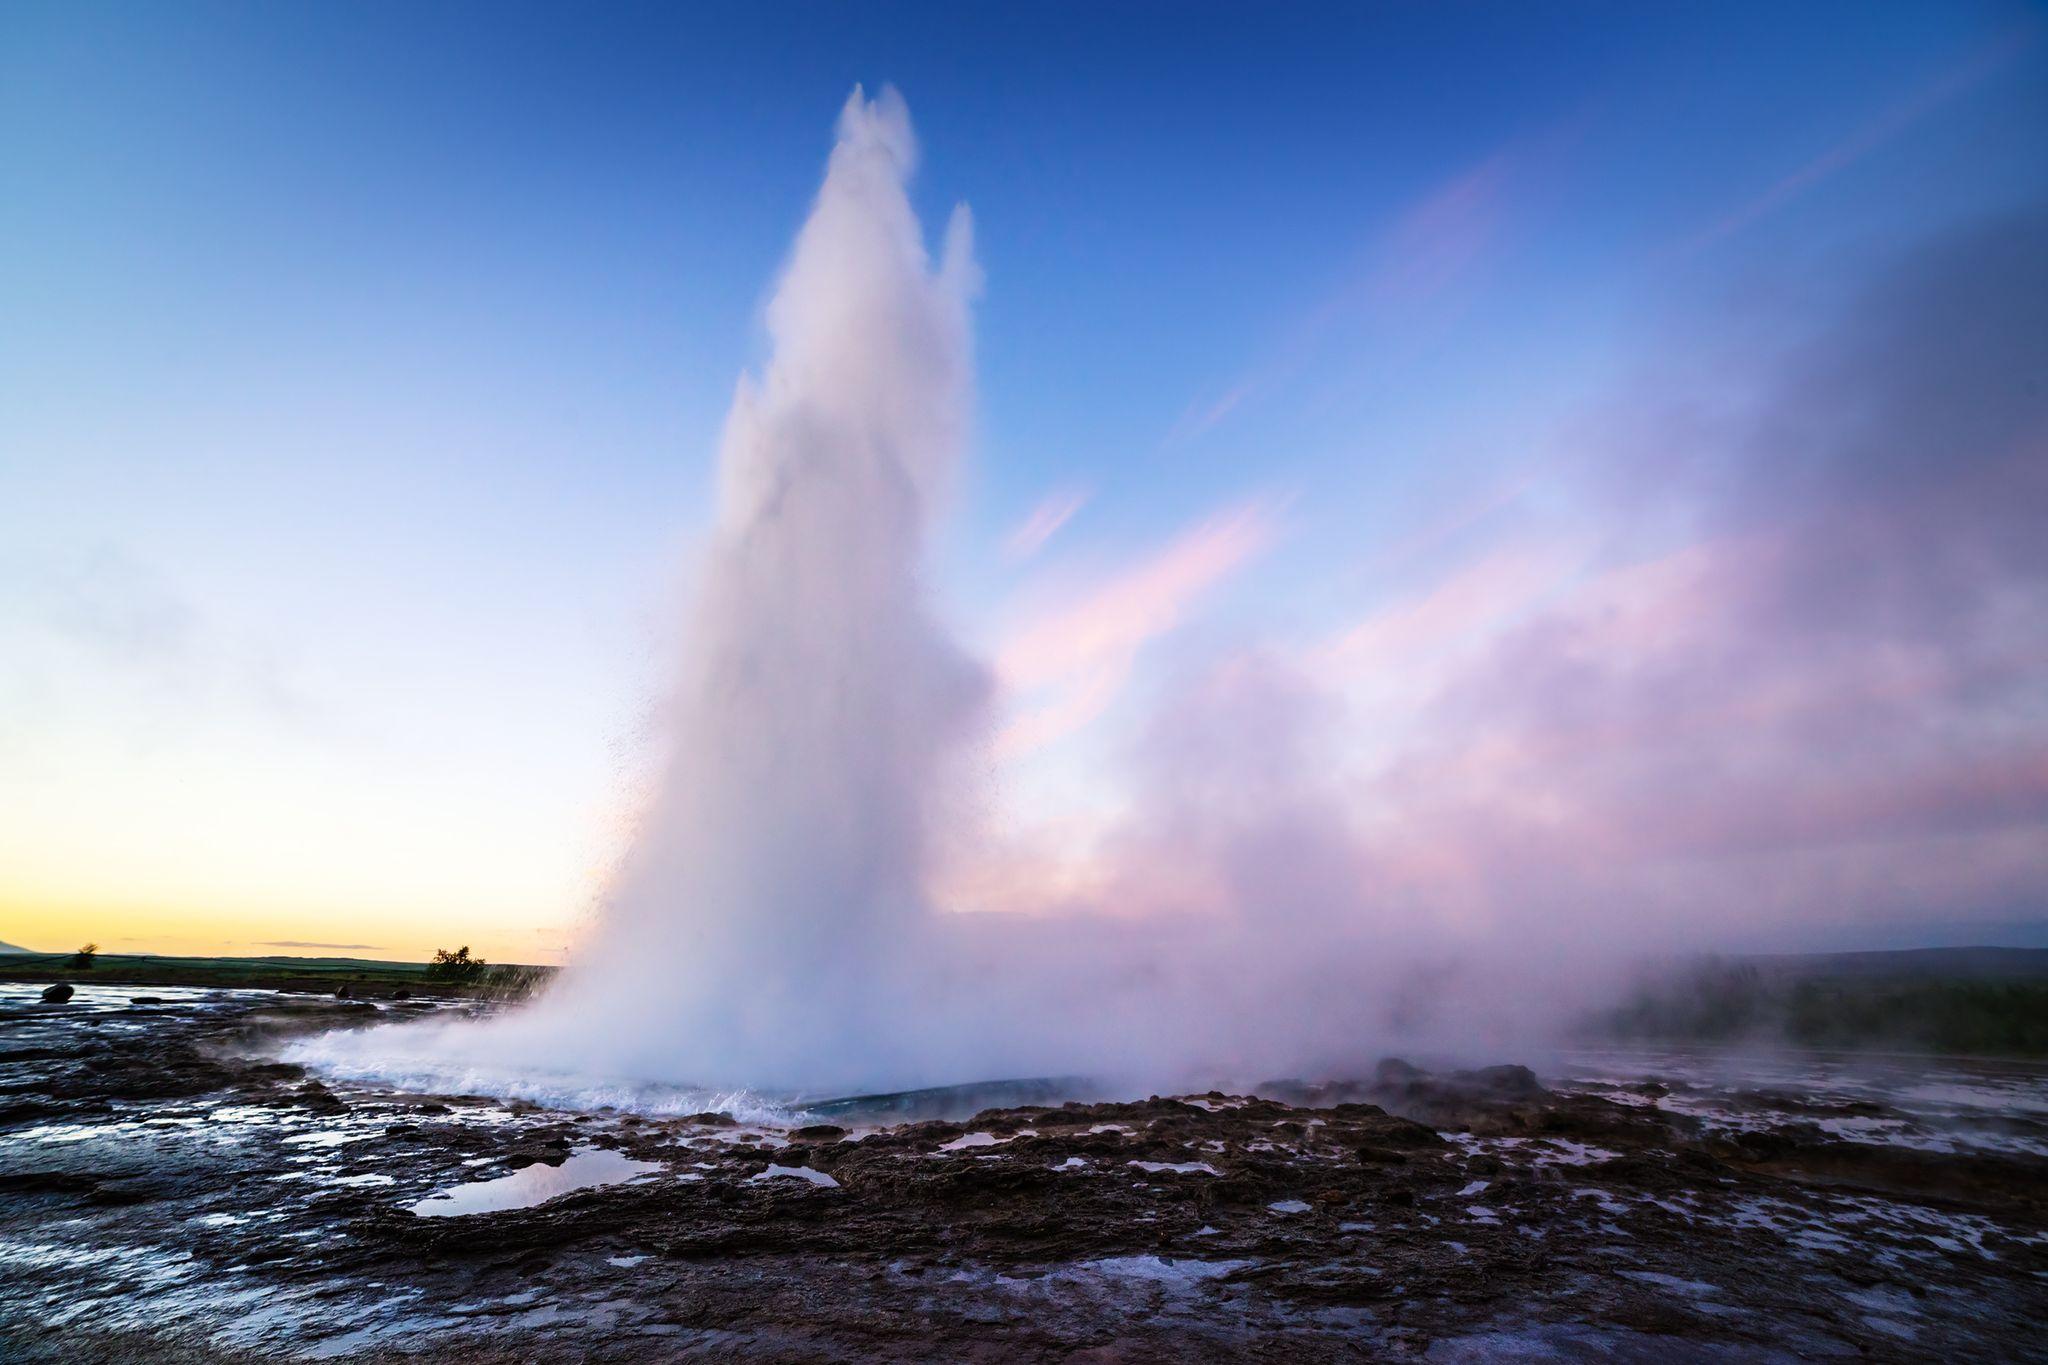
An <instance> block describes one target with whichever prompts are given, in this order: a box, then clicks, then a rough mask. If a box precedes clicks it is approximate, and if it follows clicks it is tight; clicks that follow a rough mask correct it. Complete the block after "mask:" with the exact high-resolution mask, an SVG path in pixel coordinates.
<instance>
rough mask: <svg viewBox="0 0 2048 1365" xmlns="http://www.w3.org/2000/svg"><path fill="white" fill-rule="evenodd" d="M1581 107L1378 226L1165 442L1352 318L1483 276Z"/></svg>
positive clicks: (1203, 422) (1207, 419)
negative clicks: (1261, 352) (1256, 355)
mask: <svg viewBox="0 0 2048 1365" xmlns="http://www.w3.org/2000/svg"><path fill="white" fill-rule="evenodd" d="M1584 121H1585V120H1584V116H1583V115H1582V114H1575V115H1573V116H1572V117H1570V118H1568V119H1565V120H1563V121H1561V122H1559V123H1557V124H1555V125H1553V126H1551V127H1548V128H1545V129H1543V130H1541V131H1540V132H1538V133H1537V134H1536V135H1534V136H1525V137H1517V138H1514V139H1512V140H1510V141H1508V142H1506V143H1504V144H1502V145H1501V146H1499V147H1497V148H1496V149H1495V150H1493V151H1491V152H1489V153H1487V154H1486V155H1485V156H1482V157H1480V158H1478V159H1477V160H1476V161H1473V162H1470V163H1468V164H1466V165H1464V166H1462V167H1461V168H1460V169H1458V170H1457V171H1456V172H1454V173H1452V174H1450V175H1448V176H1445V177H1444V178H1443V179H1441V180H1438V181H1436V182H1435V183H1433V184H1431V185H1430V186H1429V187H1428V188H1426V189H1425V190H1423V191H1422V193H1420V194H1419V195H1417V196H1416V197H1415V198H1414V199H1413V200H1411V201H1409V202H1408V203H1407V204H1406V205H1404V206H1403V207H1401V208H1399V209H1398V210H1396V211H1395V212H1394V213H1392V214H1391V215H1389V216H1388V218H1386V219H1385V220H1384V221H1382V222H1381V223H1380V224H1378V225H1377V226H1376V227H1375V228H1374V229H1373V230H1371V231H1370V232H1369V233H1368V235H1367V237H1366V239H1365V243H1364V246H1363V248H1362V250H1361V251H1360V252H1359V254H1358V255H1357V257H1355V258H1354V259H1353V260H1352V261H1351V262H1350V263H1349V265H1348V266H1347V268H1346V269H1345V270H1344V271H1343V272H1342V274H1341V277H1340V278H1339V279H1338V280H1336V281H1334V282H1333V283H1332V285H1331V287H1330V288H1329V289H1328V290H1327V291H1325V293H1324V295H1323V297H1322V298H1321V299H1320V300H1319V301H1318V302H1317V303H1316V304H1315V305H1314V306H1312V307H1310V308H1309V309H1307V310H1306V311H1305V312H1303V313H1302V314H1301V315H1300V316H1298V317H1296V318H1295V319H1294V320H1293V322H1292V323H1291V324H1290V325H1288V327H1287V328H1286V329H1285V331H1284V333H1283V334H1282V335H1281V337H1280V340H1279V341H1278V343H1277V344H1276V345H1274V346H1273V347H1272V348H1271V349H1270V350H1269V351H1268V353H1267V354H1266V355H1265V356H1263V357H1262V358H1260V359H1259V360H1257V361H1256V362H1255V363H1253V364H1252V365H1250V366H1248V367H1247V368H1246V369H1245V370H1244V371H1243V372H1241V373H1240V374H1238V375H1237V376H1235V377H1234V378H1232V379H1231V380H1230V381H1229V382H1228V383H1227V384H1225V385H1223V386H1222V388H1221V390H1220V392H1219V391H1212V392H1213V396H1211V394H1204V395H1200V396H1198V397H1197V398H1196V399H1195V400H1194V401H1192V402H1190V403H1189V404H1188V406H1187V408H1186V409H1185V410H1184V411H1183V412H1182V413H1181V415H1180V416H1179V417H1178V418H1177V419H1176V420H1175V421H1174V423H1173V425H1172V427H1171V428H1170V429H1169V430H1168V431H1167V433H1166V436H1165V437H1164V438H1163V439H1162V441H1161V444H1162V445H1166V446H1174V445H1179V444H1183V443H1185V442H1188V441H1193V440H1196V439H1198V438H1200V437H1202V436H1204V435H1206V434H1207V433H1208V432H1210V431H1212V430H1214V429H1215V428H1216V427H1218V426H1220V425H1221V424H1222V423H1223V422H1224V421H1225V420H1226V419H1228V418H1229V417H1230V416H1231V415H1232V414H1234V413H1236V412H1237V411H1238V410H1239V409H1241V408H1243V407H1244V406H1245V405H1246V404H1248V403H1251V402H1253V401H1254V400H1256V399H1259V398H1261V397H1263V396H1265V395H1266V394H1267V393H1269V392H1271V391H1272V390H1274V389H1277V388H1279V387H1281V386H1282V385H1284V384H1286V383H1287V382H1288V381H1290V380H1291V379H1293V378H1294V377H1295V376H1296V375H1297V374H1298V373H1300V372H1301V371H1302V370H1303V369H1304V368H1306V367H1307V366H1308V364H1309V363H1310V361H1311V360H1312V359H1313V358H1314V357H1315V355H1316V354H1317V352H1318V351H1319V350H1321V349H1322V348H1323V347H1324V346H1325V345H1326V343H1327V342H1328V340H1329V337H1330V334H1331V333H1332V332H1333V331H1335V330H1336V329H1337V328H1338V327H1339V326H1340V325H1341V324H1342V323H1344V321H1345V320H1346V319H1349V318H1353V317H1356V316H1359V315H1361V314H1363V313H1365V312H1367V311H1369V310H1371V311H1376V312H1378V313H1382V314H1387V315H1392V316H1398V315H1399V314H1401V313H1403V312H1404V311H1412V310H1415V309H1418V308H1420V307H1421V306H1422V305H1424V304H1425V303H1428V302H1429V301H1431V300H1433V299H1437V298H1439V297H1440V296H1444V295H1448V294H1451V293H1453V291H1454V290H1456V289H1457V288H1458V287H1459V286H1462V285H1467V284H1469V283H1470V282H1471V281H1473V280H1474V279H1475V278H1477V277H1478V276H1479V275H1480V274H1481V273H1482V271H1483V269H1484V267H1485V266H1486V264H1487V262H1488V261H1490V260H1491V259H1492V258H1493V257H1494V255H1495V254H1497V253H1498V251H1499V250H1500V249H1501V247H1502V244H1503V243H1504V242H1505V241H1506V240H1508V239H1509V238H1510V237H1511V235H1512V229H1513V228H1514V227H1515V226H1516V223H1517V220H1518V218H1520V217H1521V216H1523V202H1524V201H1525V200H1526V199H1527V198H1528V197H1529V191H1530V189H1531V187H1532V185H1533V184H1534V183H1535V182H1537V181H1539V180H1540V179H1542V178H1543V176H1542V172H1543V169H1544V167H1545V166H1546V164H1547V163H1548V162H1550V161H1551V160H1553V159H1554V158H1555V156H1556V154H1557V152H1558V150H1559V149H1560V148H1561V147H1562V146H1564V145H1565V144H1566V143H1568V142H1569V141H1570V140H1572V139H1573V138H1575V137H1576V136H1577V133H1578V130H1579V128H1580V127H1581V125H1582V124H1583V123H1584Z"/></svg>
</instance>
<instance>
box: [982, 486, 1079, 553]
mask: <svg viewBox="0 0 2048 1365" xmlns="http://www.w3.org/2000/svg"><path fill="white" fill-rule="evenodd" d="M1094 496H1095V490H1094V489H1092V488H1065V489H1061V490H1059V491H1058V492H1055V493H1052V494H1050V495H1048V496H1047V497H1046V498H1045V499H1044V500H1043V501H1041V502H1040V503H1039V504H1038V505H1037V506H1036V507H1034V508H1032V509H1031V514H1030V515H1029V516H1027V517H1025V518H1024V520H1023V521H1021V522H1019V523H1018V524H1017V528H1016V529H1015V530H1013V531H1011V532H1010V534H1009V535H1008V536H1006V537H1004V539H1003V553H1004V554H1005V555H1006V556H1007V557H1008V558H1009V559H1010V560H1012V561H1013V562H1020V563H1021V562H1022V561H1024V560H1027V559H1029V558H1031V557H1032V556H1033V555H1035V554H1037V553H1038V552H1039V551H1040V550H1042V549H1044V548H1045V543H1046V542H1047V541H1048V540H1051V539H1052V538H1053V537H1054V536H1055V535H1057V534H1058V533H1059V531H1060V528H1061V527H1063V526H1065V525H1066V524H1067V523H1068V522H1069V521H1072V520H1073V519H1074V514H1075V513H1076V512H1079V511H1080V510H1081V509H1082V508H1083V507H1086V506H1087V505H1088V503H1089V500H1090V499H1092V498H1093V497H1094Z"/></svg>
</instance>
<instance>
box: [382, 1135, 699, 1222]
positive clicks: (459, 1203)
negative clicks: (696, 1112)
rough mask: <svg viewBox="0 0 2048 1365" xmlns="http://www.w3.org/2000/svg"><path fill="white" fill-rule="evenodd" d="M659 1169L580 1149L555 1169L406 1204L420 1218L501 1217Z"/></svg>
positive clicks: (531, 1169) (530, 1169)
mask: <svg viewBox="0 0 2048 1365" xmlns="http://www.w3.org/2000/svg"><path fill="white" fill-rule="evenodd" d="M660 1169H661V1163H660V1162H658V1161H635V1160H634V1159H633V1158H631V1157H629V1156H625V1155H623V1154H621V1153H619V1152H613V1151H607V1150H605V1149H603V1148H598V1147H580V1148H578V1149H577V1150H576V1151H574V1152H572V1153H571V1154H570V1156H569V1159H568V1160H566V1161H564V1162H563V1163H562V1164H561V1165H559V1166H541V1165H533V1166H527V1167H524V1168H522V1169H520V1170H517V1171H514V1172H513V1173H512V1174H510V1175H506V1176H500V1177H498V1178H497V1179H496V1180H479V1181H477V1182H475V1183H474V1184H470V1185H457V1186H456V1187H455V1188H454V1189H452V1190H443V1191H441V1192H440V1193H439V1194H433V1195H429V1196H428V1197H426V1198H425V1199H422V1200H420V1201H419V1202H418V1203H416V1204H411V1205H408V1207H409V1208H410V1209H411V1211H412V1212H413V1213H416V1214H418V1215H419V1216H420V1217H422V1218H448V1217H453V1216H456V1215H459V1214H469V1213H503V1212H504V1211H505V1210H507V1209H530V1208H532V1207H533V1206H534V1205H536V1204H545V1203H546V1202H547V1201H548V1200H550V1199H553V1198H555V1197H556V1196H558V1195H564V1194H567V1193H569V1192H570V1191H571V1190H584V1189H589V1188H590V1187H591V1186H593V1185H617V1184H620V1183H622V1182H624V1181H627V1180H632V1179H635V1178H636V1177H639V1176H644V1175H650V1174H652V1173H653V1172H655V1171H658V1170H660Z"/></svg>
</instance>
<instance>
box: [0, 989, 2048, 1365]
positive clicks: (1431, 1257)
mask: <svg viewBox="0 0 2048 1365" xmlns="http://www.w3.org/2000/svg"><path fill="white" fill-rule="evenodd" d="M131 996H142V997H145V999H146V1000H147V1001H151V1002H152V1003H133V1002H131V999H130V997H131ZM439 1008H447V1006H445V1005H438V1004H435V1003H431V1002H423V1001H398V1002H392V1001H377V1002H361V1001H352V1002H344V1001H335V1000H329V999H317V998H308V997H304V996H293V995H288V994H279V993H272V992H256V991H236V992H226V991H191V990H187V991H163V992H160V993H158V994H157V995H155V996H150V994H149V992H147V991H146V990H139V989H129V988H123V989H120V990H118V991H106V990H92V991H85V992H81V993H80V995H79V996H78V997H77V998H75V999H74V1000H73V1001H72V1002H70V1003H68V1004H65V1005H45V1004H42V1003H40V1002H39V1001H37V1000H36V998H35V994H34V992H33V991H31V990H29V989H27V988H19V987H14V988H0V1359H5V1360H9V1361H15V1360H20V1361H41V1360H50V1361H57V1360H62V1361H80V1360H135V1361H159V1360H172V1361H175V1360H195V1361H197V1360H240V1359H252V1360H253V1359H263V1360H270V1359H279V1358H300V1359H338V1360H385V1359H403V1358H410V1357H419V1358H425V1359H432V1360H447V1361H500V1360H503V1361H555V1360H594V1361H612V1360H617V1361H646V1360H662V1359H672V1358H686V1357H695V1356H710V1357H715V1358H742V1359H784V1360H806V1361H808V1360H871V1359H908V1360H926V1359H937V1360H983V1359H987V1360H1006V1361H1007V1360H1037V1359H1045V1360H1084V1361H1085V1360H1098V1361H1112V1360H1117V1361H1148V1360H1159V1361H1168V1360H1174V1361H1178V1360H1188V1359H1210V1358H1213V1359H1271V1360H1276V1361H1283V1360H1284V1361H1303V1360H1308V1361H1313V1360H1357V1359H1400V1358H1421V1359H1427V1360H1451V1361H1457V1360H1492V1359H1500V1358H1516V1359H1553V1358H1566V1359H1580V1358H1585V1359H1603V1360H1612V1359H1622V1360H1637V1359H1639V1360H1655V1361H1686V1360H1789V1359H1807V1358H1815V1357H1823V1358H1824V1357H1846V1358H1871V1359H1879V1360H1956V1359H1973V1360H2021V1359H2043V1358H2048V1347H2044V1344H2043V1343H2044V1333H2048V1156H2044V1155H2043V1153H2044V1152H2048V1111H2044V1109H2043V1107H2042V1105H2041V1103H2040V1097H2041V1096H2042V1095H2043V1094H2044V1093H2048V1088H2044V1083H2043V1076H2042V1075H2041V1073H2040V1072H2039V1071H2038V1070H2035V1069H2028V1068H2024V1067H2008V1068H2003V1069H1998V1070H1996V1071H1994V1072H1992V1073H1990V1074H1986V1075H1974V1074H1973V1073H1968V1072H1967V1071H1965V1072H1964V1073H1962V1080H1960V1081H1958V1080H1957V1079H1956V1076H1955V1074H1945V1077H1935V1078H1933V1079H1932V1080H1929V1079H1927V1078H1925V1077H1921V1078H1918V1079H1914V1080H1913V1081H1912V1083H1910V1084H1901V1085H1898V1086H1895V1087H1893V1088H1892V1090H1886V1089H1885V1088H1883V1087H1871V1086H1865V1087H1863V1088H1861V1089H1858V1088H1855V1087H1849V1088H1846V1089H1845V1088H1844V1087H1842V1086H1832V1087H1831V1086H1827V1085H1803V1086H1797V1087H1789V1088H1788V1087H1786V1086H1783V1085H1776V1086H1773V1085H1753V1086H1745V1085H1740V1084H1734V1085H1731V1084H1729V1083H1727V1082H1726V1081H1725V1080H1716V1081H1711V1082H1710V1081H1706V1080H1702V1079H1700V1078H1699V1076H1698V1075H1697V1074H1695V1073H1693V1072H1689V1071H1687V1070H1686V1069H1685V1068H1684V1067H1682V1066H1678V1067H1674V1068H1672V1069H1671V1070H1670V1071H1669V1072H1668V1073H1664V1074H1659V1075H1658V1076H1655V1077H1652V1076H1648V1075H1642V1074H1634V1073H1630V1072H1629V1071H1628V1070H1627V1068H1612V1067H1610V1068H1605V1069H1602V1068H1597V1067H1596V1068H1592V1069H1591V1070H1590V1071H1584V1070H1582V1071H1579V1072H1575V1073H1573V1074H1569V1075H1563V1076H1555V1075H1550V1074H1546V1075H1544V1076H1543V1077H1540V1078H1539V1077H1538V1076H1537V1075H1536V1074H1534V1073H1532V1072H1530V1071H1528V1070H1525V1069H1523V1068H1521V1067H1518V1066H1502V1067H1494V1068H1488V1069H1484V1070H1478V1071H1469V1072H1455V1073H1453V1072H1442V1073H1435V1074H1432V1073H1429V1072H1425V1071H1421V1070H1418V1069H1416V1068H1413V1067H1410V1066H1408V1065H1406V1064H1405V1063H1402V1062H1398V1061H1392V1060H1390V1061H1387V1062H1384V1063H1382V1064H1381V1065H1380V1066H1379V1067H1378V1068H1376V1069H1375V1070H1374V1071H1373V1072H1372V1074H1369V1075H1366V1076H1364V1077H1362V1078H1360V1079H1358V1080H1356V1081H1353V1082H1349V1083H1345V1084H1335V1085H1323V1086H1310V1085H1305V1084H1301V1083H1289V1082H1274V1083H1271V1084H1269V1085H1265V1086H1261V1087H1258V1089H1259V1091H1260V1094H1259V1095H1257V1096H1251V1095H1226V1094H1222V1093H1211V1094H1207V1095H1192V1096H1178V1097H1172V1098H1165V1097H1159V1098H1150V1099H1145V1100H1142V1101H1137V1102H1125V1103H1090V1104H1080V1103H1067V1104H1023V1105H1012V1106H1010V1107H998V1108H990V1109H985V1110H983V1111H982V1112H979V1113H975V1114H973V1115H972V1117H969V1118H965V1119H962V1120H960V1121H946V1120H924V1121H917V1122H901V1123H897V1122H890V1121H888V1120H889V1118H890V1115H888V1114H886V1113H880V1112H871V1113H868V1114H866V1115H862V1114H861V1113H859V1112H858V1111H857V1110H856V1111H855V1112H850V1113H846V1114H834V1115H833V1117H832V1121H831V1122H830V1123H824V1124H812V1125H808V1126H795V1127H764V1126H746V1125H742V1124H739V1123H736V1122H734V1121H733V1120H732V1119H731V1118H730V1117H729V1116H726V1115H723V1114H704V1115H700V1116H696V1117H693V1118H662V1119H655V1118H644V1117H635V1116H632V1115H627V1114H619V1113H597V1114H573V1113H562V1112H550V1111H545V1110H541V1109H536V1108H534V1107H532V1106H528V1105H522V1104H505V1103H501V1102H499V1101H496V1100H492V1099H488V1098H485V1097H481V1096H426V1095H409V1094H400V1093H395V1092H392V1091H389V1090H377V1089H371V1088H364V1087H353V1086H342V1085H330V1084H326V1083H323V1082H322V1081H321V1080H319V1079H318V1078H316V1077H313V1076H310V1075H308V1074H306V1073H304V1072H303V1071H301V1070H300V1069H298V1068H297V1067H294V1066H290V1065H286V1064H282V1063H279V1062H276V1061H274V1060H266V1054H269V1053H274V1051H275V1049H276V1047H277V1045H278V1043H279V1041H280V1040H282V1039H285V1038H288V1037H291V1036H294V1035H295V1034H298V1033H302V1032H304V1031H306V1030H309V1029H318V1028H327V1027H337V1026H346V1025H350V1024H359V1023H362V1022H364V1021H366V1020H370V1019H387V1018H391V1017H395V1016H398V1015H402V1014H404V1013H408V1012H420V1013H424V1012H428V1011H431V1010H434V1009H439ZM1973 1087H1974V1089H1973ZM1894 1090H1895V1091H1896V1092H1897V1095H1898V1096H1900V1097H1902V1098H1897V1099H1888V1098H1882V1097H1880V1098H1870V1097H1869V1096H1886V1095H1891V1094H1892V1093H1893V1091H1894ZM1964 1092H1967V1094H1966V1095H1965V1098H1967V1095H1968V1094H1978V1093H1980V1092H1984V1093H1990V1094H1991V1095H1992V1096H1993V1102H1992V1103H1989V1104H1971V1103H1949V1102H1935V1103H1932V1104H1931V1105H1930V1104H1927V1103H1915V1102H1911V1101H1910V1097H1911V1096H1914V1095H1919V1096H1921V1097H1922V1098H1923V1099H1924V1098H1925V1097H1926V1096H1928V1095H1930V1094H1932V1095H1934V1096H1935V1097H1936V1100H1937V1101H1940V1097H1941V1096H1942V1095H1950V1096H1951V1098H1953V1094H1955V1093H1964ZM1847 1095H1854V1096H1857V1097H1855V1098H1847V1097H1845V1096H1847ZM2005 1095H2010V1096H2011V1097H2012V1098H2011V1100H2010V1102H2009V1103H2008V1102H2005V1101H2003V1100H2000V1099H1999V1098H1998V1097H2000V1096H2005ZM508 1178H509V1179H508ZM583 1180H590V1181H599V1180H604V1181H609V1182H611V1183H602V1184H591V1185H589V1186H588V1187H586V1188H581V1189H572V1190H569V1191H568V1192H566V1193H561V1194H558V1195H557V1196H556V1197H554V1198H551V1199H546V1200H545V1202H540V1203H537V1204H535V1203H530V1202H528V1203H526V1206H524V1207H502V1208H497V1209H496V1210H495V1211H485V1212H473V1213H463V1212H454V1211H451V1210H452V1209H460V1208H464V1207H468V1206H469V1202H468V1201H475V1202H476V1203H478V1204H480V1205H483V1204H490V1203H492V1202H496V1203H501V1204H503V1203H521V1202H525V1201H530V1200H532V1199H535V1198H539V1197H541V1196H543V1195H545V1194H547V1193H548V1192H549V1188H548V1186H549V1182H553V1186H554V1187H555V1188H560V1187H563V1186H567V1185H570V1184H574V1183H576V1182H578V1181H583ZM494 1181H496V1182H504V1183H499V1184H491V1183H488V1182H494ZM450 1191H453V1192H454V1193H453V1194H452V1195H451V1194H450V1193H449V1192H450Z"/></svg>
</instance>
